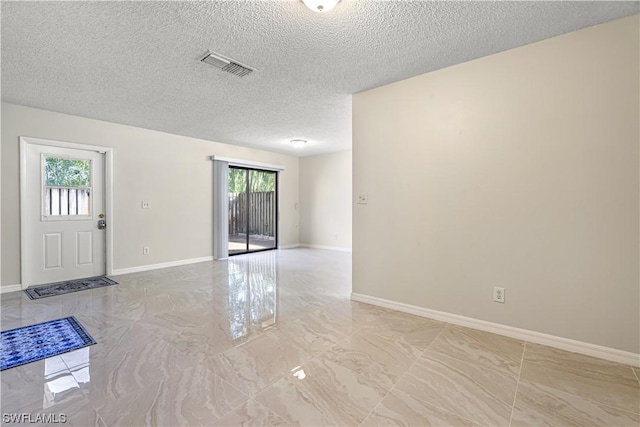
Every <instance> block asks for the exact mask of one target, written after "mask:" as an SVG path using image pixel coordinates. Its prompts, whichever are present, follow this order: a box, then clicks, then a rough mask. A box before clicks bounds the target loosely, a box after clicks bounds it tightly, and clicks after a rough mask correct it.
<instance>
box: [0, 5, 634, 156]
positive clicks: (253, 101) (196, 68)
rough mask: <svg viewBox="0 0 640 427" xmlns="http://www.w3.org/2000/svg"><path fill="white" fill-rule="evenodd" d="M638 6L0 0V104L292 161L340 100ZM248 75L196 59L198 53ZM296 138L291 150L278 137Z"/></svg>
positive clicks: (343, 115)
mask: <svg viewBox="0 0 640 427" xmlns="http://www.w3.org/2000/svg"><path fill="white" fill-rule="evenodd" d="M638 4H639V3H638V2H565V1H562V2H404V1H387V2H381V1H349V0H343V1H342V2H341V3H339V4H338V5H337V6H336V8H335V9H334V10H333V11H331V12H329V13H325V14H317V13H314V12H311V11H310V10H308V9H307V8H306V7H305V6H304V5H303V4H302V3H301V2H300V1H220V2H217V1H207V2H192V1H187V2H107V1H104V2H80V1H78V2H49V1H46V2H30V1H20V2H5V1H3V2H2V9H1V14H2V30H1V31H2V34H1V35H2V76H1V77H2V88H1V89H2V100H3V101H5V102H11V103H16V104H22V105H27V106H31V107H37V108H43V109H46V110H52V111H58V112H63V113H68V114H74V115H79V116H84V117H90V118H95V119H101V120H107V121H111V122H116V123H123V124H128V125H133V126H138V127H143V128H149V129H155V130H160V131H165V132H170V133H174V134H179V135H188V136H193V137H198V138H203V139H208V140H212V141H219V142H225V143H229V144H237V145H244V146H250V147H255V148H262V149H266V150H270V151H276V152H282V153H287V154H292V155H296V156H301V155H310V154H319V153H325V152H331V151H338V150H344V149H349V148H350V147H351V94H353V93H356V92H359V91H363V90H365V89H370V88H373V87H376V86H380V85H384V84H387V83H390V82H394V81H397V80H401V79H404V78H407V77H411V76H415V75H418V74H422V73H425V72H428V71H433V70H436V69H439V68H443V67H447V66H450V65H453V64H456V63H460V62H464V61H468V60H470V59H474V58H478V57H482V56H486V55H489V54H492V53H495V52H499V51H503V50H506V49H510V48H513V47H516V46H521V45H525V44H528V43H532V42H535V41H538V40H542V39H545V38H549V37H552V36H555V35H558V34H562V33H566V32H569V31H572V30H576V29H579V28H584V27H587V26H591V25H594V24H597V23H601V22H605V21H609V20H612V19H616V18H620V17H623V16H627V15H631V14H635V13H638ZM207 49H211V50H213V51H216V52H219V53H221V54H223V55H226V56H228V57H231V58H233V59H235V60H237V61H240V62H242V63H245V64H247V65H249V66H251V67H254V68H256V69H257V71H256V72H254V73H252V74H251V75H249V76H247V77H244V78H238V77H236V76H234V75H231V74H227V73H224V72H221V71H220V70H218V69H216V68H213V67H210V66H208V65H205V64H202V63H200V62H199V61H198V60H199V57H200V56H201V55H202V54H203V53H204V52H205V51H206V50H207ZM293 138H304V139H308V140H309V143H308V145H307V147H306V148H304V149H303V150H295V149H293V148H291V147H290V146H289V145H288V144H287V141H288V140H290V139H293Z"/></svg>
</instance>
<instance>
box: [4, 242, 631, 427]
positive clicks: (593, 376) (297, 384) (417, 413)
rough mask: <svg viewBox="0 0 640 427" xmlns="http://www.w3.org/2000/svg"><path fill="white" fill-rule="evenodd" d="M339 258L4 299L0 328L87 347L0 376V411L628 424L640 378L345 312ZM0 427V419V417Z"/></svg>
mask: <svg viewBox="0 0 640 427" xmlns="http://www.w3.org/2000/svg"><path fill="white" fill-rule="evenodd" d="M350 277H351V260H350V254H345V253H338V252H328V251H320V250H312V249H293V250H285V251H273V252H267V253H258V254H251V255H244V256H241V257H235V258H232V259H230V260H229V261H225V262H208V263H201V264H193V265H189V266H184V267H177V268H169V269H164V270H156V271H151V272H144V273H137V274H130V275H126V276H118V277H116V279H117V280H118V281H119V282H120V284H119V285H118V286H110V287H107V288H104V289H99V290H90V291H84V292H78V293H75V294H68V295H65V296H57V297H51V298H46V299H41V300H36V301H30V300H28V299H27V298H26V297H25V296H24V295H23V294H22V293H21V292H16V293H11V294H4V295H2V303H1V304H2V314H1V319H2V320H1V322H2V329H3V330H6V329H10V328H14V327H18V326H23V325H28V324H33V323H36V322H42V321H46V320H51V319H56V318H60V317H64V316H69V315H74V316H76V317H77V318H78V319H79V320H80V321H81V322H82V324H83V325H84V326H85V327H86V328H87V330H88V331H89V332H90V333H91V334H92V336H93V337H94V338H95V339H96V340H97V341H98V344H96V345H94V346H91V347H87V348H84V349H81V350H78V351H75V352H70V353H66V354H64V355H61V356H56V357H52V358H49V359H47V360H42V361H38V362H34V363H31V364H29V365H24V366H21V367H18V368H13V369H9V370H7V371H4V372H2V374H1V382H2V395H1V397H2V403H1V405H2V413H3V416H4V414H11V413H13V414H22V413H30V414H32V417H33V418H35V417H36V416H37V415H38V414H64V415H65V416H66V418H67V425H83V426H89V425H107V426H127V425H136V426H137V425H166V426H182V425H256V426H261V425H290V424H291V425H307V426H320V425H346V426H357V425H371V426H382V425H416V426H427V425H469V426H470V425H487V426H506V425H514V426H515V425H583V426H585V425H589V426H591V425H604V426H627V425H629V426H631V425H634V426H638V425H639V424H640V416H639V415H638V413H639V412H640V409H639V401H640V383H639V381H638V377H637V376H638V375H640V370H635V371H634V369H633V368H631V367H629V366H626V365H621V364H616V363H611V362H607V361H603V360H599V359H594V358H591V357H586V356H581V355H576V354H572V353H567V352H564V351H559V350H555V349H552V348H548V347H544V346H540V345H535V344H531V343H525V342H522V341H517V340H514V339H509V338H505V337H501V336H497V335H492V334H488V333H484V332H478V331H475V330H471V329H465V328H461V327H456V326H453V325H448V324H444V323H440V322H436V321H432V320H429V319H424V318H420V317H415V316H411V315H407V314H403V313H399V312H394V311H391V310H386V309H381V308H377V307H373V306H369V305H365V304H359V303H354V302H350V301H349V293H350V288H351V279H350ZM3 421H6V419H5V420H3Z"/></svg>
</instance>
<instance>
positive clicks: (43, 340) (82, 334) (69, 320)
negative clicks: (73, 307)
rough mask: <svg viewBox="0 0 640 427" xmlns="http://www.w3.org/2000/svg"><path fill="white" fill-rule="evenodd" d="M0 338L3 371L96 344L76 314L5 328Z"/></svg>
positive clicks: (0, 365)
mask: <svg viewBox="0 0 640 427" xmlns="http://www.w3.org/2000/svg"><path fill="white" fill-rule="evenodd" d="M0 341H1V345H0V349H1V350H2V352H1V353H0V371H4V370H5V369H9V368H15V367H16V366H20V365H24V364H26V363H31V362H35V361H36V360H40V359H46V358H47V357H51V356H56V355H58V354H62V353H66V352H68V351H72V350H77V349H79V348H82V347H86V346H88V345H93V344H95V343H96V341H95V340H94V339H93V338H91V335H89V333H88V332H87V331H86V330H85V329H84V328H83V327H82V325H81V324H80V322H78V321H77V320H76V318H75V317H73V316H71V317H65V318H63V319H58V320H52V321H50V322H44V323H38V324H36V325H31V326H23V327H21V328H16V329H11V330H9V331H2V337H1V339H0Z"/></svg>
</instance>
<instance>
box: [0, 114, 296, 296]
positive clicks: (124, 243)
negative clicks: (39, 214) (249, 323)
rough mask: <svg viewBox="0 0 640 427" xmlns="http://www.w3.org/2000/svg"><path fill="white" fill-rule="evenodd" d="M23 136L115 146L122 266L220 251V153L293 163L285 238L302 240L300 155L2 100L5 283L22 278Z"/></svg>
mask: <svg viewBox="0 0 640 427" xmlns="http://www.w3.org/2000/svg"><path fill="white" fill-rule="evenodd" d="M19 136H32V137H39V138H46V139H54V140H60V141H68V142H77V143H84V144H92V145H103V146H108V147H113V148H114V215H115V218H113V219H112V225H113V227H114V268H116V269H119V268H127V267H135V266H141V265H148V264H157V263H163V262H170V261H179V260H184V259H191V258H199V257H206V256H211V255H212V247H213V243H212V232H213V231H212V230H213V225H212V222H213V220H212V209H213V203H212V197H213V186H212V179H213V162H212V161H211V160H209V156H211V155H214V154H215V155H221V156H226V157H233V158H238V159H244V160H253V161H259V162H265V163H272V164H279V165H282V166H285V167H286V170H285V171H283V172H282V173H281V179H280V227H279V230H280V242H279V243H280V244H281V245H289V244H296V243H298V221H299V218H298V210H297V208H296V206H297V204H298V159H297V158H295V157H290V156H285V155H280V154H274V153H269V152H265V151H259V150H252V149H248V148H242V147H236V146H231V145H226V144H220V143H215V142H210V141H204V140H200V139H195V138H188V137H184V136H178V135H171V134H167V133H163V132H156V131H151V130H147V129H141V128H135V127H131V126H124V125H119V124H114V123H108V122H103V121H98V120H90V119H85V118H82V117H76V116H70V115H65V114H59V113H53V112H49V111H44V110H37V109H32V108H27V107H22V106H17V105H12V104H2V180H1V182H2V204H1V206H2V216H1V219H2V228H1V231H2V285H12V284H17V283H20V228H19V224H20V208H19V178H20V177H19V141H18V137H19ZM143 199H145V200H146V199H149V200H150V201H151V204H152V208H151V209H149V210H142V209H141V201H142V200H143ZM178 200H179V201H180V203H178V202H177V201H178ZM143 246H150V248H151V254H150V255H142V247H143Z"/></svg>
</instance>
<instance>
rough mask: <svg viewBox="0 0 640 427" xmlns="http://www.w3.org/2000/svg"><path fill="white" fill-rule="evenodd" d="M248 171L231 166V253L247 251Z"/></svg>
mask: <svg viewBox="0 0 640 427" xmlns="http://www.w3.org/2000/svg"><path fill="white" fill-rule="evenodd" d="M247 172H248V171H247V170H246V169H238V168H233V167H229V255H234V254H239V253H245V252H247V238H248V236H247V184H248V181H247V180H248V173H247Z"/></svg>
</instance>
